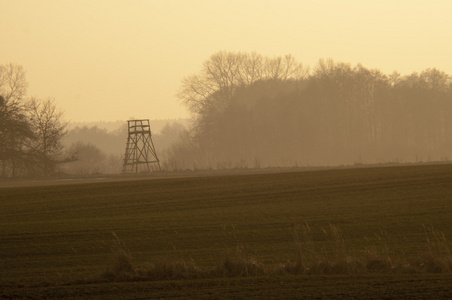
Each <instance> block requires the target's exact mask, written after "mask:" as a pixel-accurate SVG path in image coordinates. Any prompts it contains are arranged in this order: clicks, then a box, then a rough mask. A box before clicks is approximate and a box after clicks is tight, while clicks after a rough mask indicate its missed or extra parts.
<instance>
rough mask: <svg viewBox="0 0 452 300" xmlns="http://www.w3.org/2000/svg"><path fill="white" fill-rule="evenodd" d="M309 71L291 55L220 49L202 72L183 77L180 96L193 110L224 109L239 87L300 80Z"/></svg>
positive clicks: (203, 66)
mask: <svg viewBox="0 0 452 300" xmlns="http://www.w3.org/2000/svg"><path fill="white" fill-rule="evenodd" d="M306 75H307V70H306V69H305V68H303V65H302V64H301V63H298V62H297V61H296V60H295V58H294V57H293V56H292V55H290V54H288V55H285V56H283V57H282V56H278V57H274V58H269V57H264V56H262V55H260V54H257V53H256V52H252V53H250V54H248V53H241V52H238V53H235V52H226V51H221V52H217V53H215V54H213V55H212V56H211V57H210V59H208V60H207V61H205V62H204V64H203V65H202V67H201V70H200V72H198V73H197V74H194V75H190V76H188V77H186V78H184V79H183V80H182V88H181V90H180V91H179V93H178V97H179V98H180V99H181V100H183V101H184V102H185V103H186V104H187V106H188V107H189V109H190V110H191V112H193V113H195V114H203V113H204V112H205V110H206V109H209V108H216V109H222V108H223V107H224V105H226V103H227V101H228V100H230V99H232V97H233V96H234V95H235V92H236V91H237V89H238V88H241V87H247V86H251V85H252V84H253V83H255V82H257V81H259V80H266V79H280V80H289V79H301V78H304V77H305V76H306Z"/></svg>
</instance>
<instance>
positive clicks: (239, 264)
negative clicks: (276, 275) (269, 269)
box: [212, 247, 266, 277]
mask: <svg viewBox="0 0 452 300" xmlns="http://www.w3.org/2000/svg"><path fill="white" fill-rule="evenodd" d="M212 273H213V274H215V275H219V276H223V277H242V276H257V275H263V274H265V273H266V272H265V270H264V266H263V265H262V264H261V263H260V262H258V261H257V259H255V258H253V257H248V256H246V255H245V254H244V253H243V250H242V249H241V248H240V247H237V248H236V249H235V251H228V252H227V253H226V255H225V257H224V259H223V261H222V263H221V265H220V266H218V267H216V268H214V270H213V272H212Z"/></svg>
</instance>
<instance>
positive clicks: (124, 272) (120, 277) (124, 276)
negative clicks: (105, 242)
mask: <svg viewBox="0 0 452 300" xmlns="http://www.w3.org/2000/svg"><path fill="white" fill-rule="evenodd" d="M112 234H113V236H114V238H115V240H114V245H115V246H114V250H113V255H112V264H111V266H110V268H109V269H107V270H106V271H105V272H104V273H103V274H102V275H101V277H102V278H104V279H106V280H108V281H124V280H130V279H131V278H133V277H134V275H135V270H134V269H133V267H132V255H131V254H130V251H129V250H128V249H126V247H125V245H124V244H123V243H122V242H121V241H120V240H119V238H118V236H117V235H116V233H114V232H112Z"/></svg>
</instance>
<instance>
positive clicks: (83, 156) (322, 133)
mask: <svg viewBox="0 0 452 300" xmlns="http://www.w3.org/2000/svg"><path fill="white" fill-rule="evenodd" d="M8 68H9V69H8ZM3 69H4V70H5V71H3V73H2V74H3V75H2V76H3V78H4V79H3V81H2V82H6V79H7V78H8V76H11V75H8V74H12V75H14V74H16V75H21V74H22V73H21V72H23V71H22V69H20V66H13V65H10V66H9V67H8V66H7V67H4V68H3ZM8 70H9V73H8ZM14 72H16V73H14ZM15 78H16V80H17V86H16V87H15V88H8V86H6V85H5V84H3V88H2V89H3V94H4V95H5V96H2V97H3V98H2V102H1V103H2V107H3V108H2V113H3V114H4V117H2V125H1V126H2V128H3V129H2V131H1V134H2V143H1V146H2V153H3V154H2V156H1V163H2V176H3V177H11V176H15V175H21V176H24V175H25V176H26V175H27V174H30V175H32V174H34V175H39V174H43V175H49V174H56V173H60V174H77V175H83V174H85V175H86V174H102V173H106V174H115V173H120V172H121V170H122V168H121V166H122V163H123V160H124V152H125V145H126V141H127V123H126V120H124V121H118V122H110V123H105V122H103V123H102V122H99V123H92V124H91V125H90V124H89V123H87V124H84V123H74V124H70V123H67V122H66V121H65V120H64V115H63V114H62V113H60V114H59V115H58V116H57V115H56V114H54V115H52V114H51V113H52V111H51V110H48V111H36V110H35V112H34V114H35V115H36V117H35V120H37V122H40V123H39V124H37V125H34V126H35V128H36V130H35V131H36V134H37V135H36V136H35V137H32V136H31V135H30V134H31V133H28V131H27V129H26V128H27V126H29V125H27V121H26V116H27V114H31V116H32V117H31V119H32V120H33V111H32V110H27V109H26V107H30V106H29V105H28V106H27V105H23V106H21V102H22V101H23V100H22V98H21V97H22V95H23V94H24V92H25V84H24V82H25V78H24V77H17V76H16V77H15ZM20 84H22V85H20ZM8 91H10V93H9V94H8V93H7V92H8ZM5 97H7V98H5ZM8 97H9V98H8ZM14 97H15V98H14ZM178 97H179V99H180V100H181V104H182V105H185V106H186V107H187V108H188V109H189V110H190V111H191V114H192V117H191V119H176V120H155V121H151V124H150V125H151V132H152V140H153V143H154V145H155V150H156V153H157V155H158V158H159V160H160V162H161V166H162V169H163V170H166V171H177V170H199V169H204V170H215V169H243V168H266V167H310V166H341V165H356V164H381V163H383V164H385V163H422V162H435V161H448V160H449V159H450V157H451V153H452V119H451V118H450V117H449V116H450V115H451V114H452V81H451V76H450V75H449V74H447V73H445V72H443V71H441V70H438V69H435V68H430V69H426V70H422V71H420V72H419V73H417V72H416V73H412V74H409V75H403V76H402V75H400V74H399V73H397V72H394V73H392V74H384V73H382V72H381V71H379V70H378V69H369V68H366V67H365V66H363V65H360V64H359V65H356V66H352V65H350V64H347V63H342V62H334V61H333V60H331V59H329V60H320V61H319V62H318V64H317V65H315V66H313V67H308V66H304V65H303V64H302V63H301V62H298V61H297V60H296V59H295V58H294V57H293V56H291V55H285V56H279V57H265V56H262V55H260V54H257V53H255V52H252V53H242V52H226V51H222V52H217V53H215V54H213V55H212V56H211V57H210V58H209V59H207V60H206V61H205V62H204V63H203V65H202V66H201V69H200V71H198V72H197V73H194V74H193V75H189V76H187V77H185V78H184V79H183V80H182V82H181V87H180V89H179V92H178ZM50 104H52V105H53V106H44V104H43V105H41V106H39V107H40V108H41V109H44V108H46V107H47V108H48V109H49V108H52V109H53V110H54V111H56V110H57V108H56V104H55V103H53V102H52V103H50ZM22 107H24V109H23V108H22ZM22 110H23V111H22ZM43 112H45V114H43ZM44 117H47V118H49V120H50V121H51V122H45V120H44ZM8 118H9V119H10V120H11V121H5V120H8ZM14 120H16V121H14ZM58 122H59V123H58ZM40 124H41V125H40ZM43 124H45V125H46V126H48V128H47V129H45V128H44V129H45V130H44V129H43V128H42V125H43ZM58 124H61V125H58ZM58 126H60V127H58ZM24 128H25V129H24ZM52 130H53V131H55V132H59V135H58V136H56V137H55V136H54V135H51V134H50V132H52ZM15 132H16V134H15ZM18 136H19V137H22V138H20V139H18V138H17V137H18ZM51 136H52V137H53V138H54V139H55V141H54V142H53V144H49V140H50V139H49V137H51ZM27 140H30V141H33V142H34V143H35V144H36V146H29V145H30V143H29V142H27ZM21 143H22V144H21ZM39 149H41V150H39ZM26 160H28V161H34V162H35V163H36V164H37V165H36V166H35V167H34V168H33V170H32V171H30V170H27V167H29V166H30V164H26V163H25V161H26ZM40 162H41V163H42V164H41V165H42V166H39V163H40ZM40 170H41V171H40Z"/></svg>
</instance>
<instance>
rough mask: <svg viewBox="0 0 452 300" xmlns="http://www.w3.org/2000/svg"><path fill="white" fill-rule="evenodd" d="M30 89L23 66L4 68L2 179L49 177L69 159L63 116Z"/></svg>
mask: <svg viewBox="0 0 452 300" xmlns="http://www.w3.org/2000/svg"><path fill="white" fill-rule="evenodd" d="M26 88H27V82H26V79H25V72H24V70H23V68H22V66H20V65H16V64H12V63H11V64H8V65H0V177H15V176H48V175H51V174H52V173H53V172H54V171H55V168H56V166H57V164H58V163H60V162H61V161H63V160H64V159H65V158H64V157H63V145H62V143H61V141H62V137H63V136H64V135H65V133H66V127H67V122H65V121H64V120H63V114H62V112H60V111H59V110H58V109H57V107H56V105H55V103H54V100H52V99H40V98H36V97H27V96H26Z"/></svg>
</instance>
